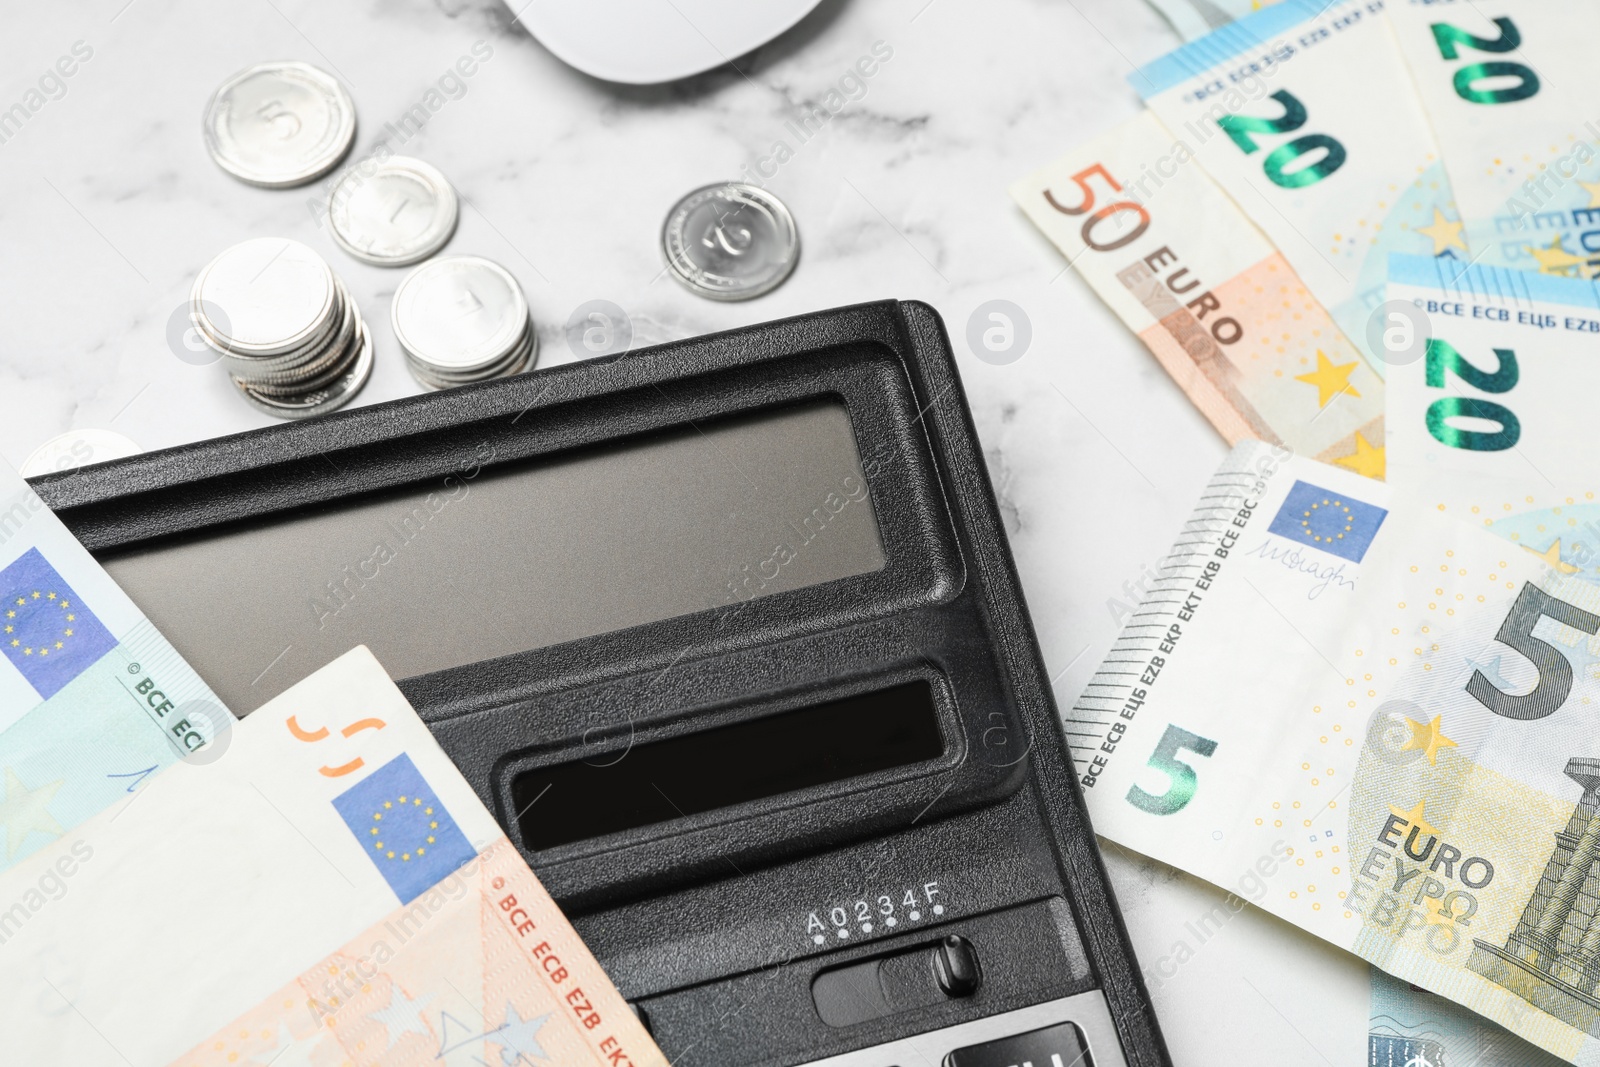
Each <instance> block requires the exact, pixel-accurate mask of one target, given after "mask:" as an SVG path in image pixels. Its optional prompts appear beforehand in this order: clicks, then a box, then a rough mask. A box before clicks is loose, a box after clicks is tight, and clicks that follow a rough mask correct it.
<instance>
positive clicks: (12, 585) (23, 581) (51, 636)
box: [0, 548, 117, 700]
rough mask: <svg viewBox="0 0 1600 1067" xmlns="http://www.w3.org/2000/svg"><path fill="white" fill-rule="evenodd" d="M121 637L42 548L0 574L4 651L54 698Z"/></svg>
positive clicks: (0, 628)
mask: <svg viewBox="0 0 1600 1067" xmlns="http://www.w3.org/2000/svg"><path fill="white" fill-rule="evenodd" d="M115 647H117V639H116V638H115V637H113V636H111V631H110V630H107V629H106V628H105V626H104V624H102V623H101V622H100V620H99V619H97V618H95V616H94V612H92V611H90V610H89V609H88V608H86V607H84V606H83V603H82V602H81V601H80V600H79V599H78V594H77V593H75V592H73V590H72V587H71V586H69V585H68V584H67V583H66V582H65V581H64V580H63V579H62V577H61V575H60V574H58V573H57V572H56V569H55V568H54V567H52V566H51V565H50V561H49V560H47V559H45V558H44V555H43V554H42V553H41V552H40V551H39V550H38V549H37V548H30V549H28V551H26V552H24V553H23V554H22V555H21V556H20V557H19V558H18V559H17V560H16V562H14V563H12V564H11V565H10V566H8V567H6V569H5V570H0V651H4V652H5V657H6V659H7V660H9V661H10V662H11V665H12V666H13V667H15V668H16V669H17V670H18V671H20V672H21V673H22V676H23V677H24V678H26V679H27V680H28V684H29V685H31V686H33V688H34V690H35V691H36V692H38V694H39V696H40V697H42V698H44V699H45V700H49V699H50V698H51V697H53V696H55V695H56V694H57V693H58V692H60V691H61V690H62V689H63V688H64V687H65V686H66V685H67V683H68V682H70V681H72V680H73V679H74V678H76V677H77V676H78V675H80V674H82V673H83V672H84V671H86V670H88V669H89V668H90V667H92V666H93V665H94V664H95V663H96V662H97V661H98V660H99V659H100V657H101V656H104V655H105V654H106V653H107V652H110V651H111V650H112V649H113V648H115Z"/></svg>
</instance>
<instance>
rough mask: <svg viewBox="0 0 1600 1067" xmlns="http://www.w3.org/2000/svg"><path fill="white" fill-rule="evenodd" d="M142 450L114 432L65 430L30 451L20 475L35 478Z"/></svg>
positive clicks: (136, 453)
mask: <svg viewBox="0 0 1600 1067" xmlns="http://www.w3.org/2000/svg"><path fill="white" fill-rule="evenodd" d="M143 451H144V449H142V448H140V447H139V446H138V445H136V444H134V443H133V441H132V440H131V439H129V438H127V437H124V436H123V435H122V434H120V433H118V432H117V431H115V430H98V429H92V428H91V429H83V430H68V431H67V432H66V433H64V434H60V435H58V436H56V437H52V438H50V440H48V441H46V442H45V443H44V444H42V445H40V446H39V447H38V448H36V449H34V450H33V454H32V455H30V456H29V457H28V458H27V459H25V460H23V461H22V476H23V477H24V478H37V477H38V476H39V475H41V474H54V473H55V472H56V471H64V470H71V469H72V468H74V467H86V466H88V465H89V464H91V463H104V462H106V461H107V460H112V459H122V458H123V457H124V456H136V455H138V454H139V453H140V452H143Z"/></svg>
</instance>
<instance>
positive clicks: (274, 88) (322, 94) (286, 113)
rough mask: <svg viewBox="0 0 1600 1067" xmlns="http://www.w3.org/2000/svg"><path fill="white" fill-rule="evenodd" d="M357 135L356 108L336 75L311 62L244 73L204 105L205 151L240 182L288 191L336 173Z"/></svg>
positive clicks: (261, 67) (266, 66)
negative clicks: (330, 173) (336, 168)
mask: <svg viewBox="0 0 1600 1067" xmlns="http://www.w3.org/2000/svg"><path fill="white" fill-rule="evenodd" d="M355 136H356V108H355V104H354V103H353V102H352V101H351V99H350V94H349V93H348V92H346V91H345V88H344V86H343V85H340V84H339V82H338V80H337V79H336V78H334V77H333V75H331V74H328V73H327V72H326V71H322V70H318V69H317V68H316V67H313V66H311V65H310V64H309V63H296V62H280V63H262V64H260V65H259V66H254V67H249V68H247V69H245V70H242V71H240V72H239V73H237V74H235V75H234V76H233V77H231V78H229V79H228V80H227V81H225V82H223V83H222V86H221V87H220V88H219V89H218V90H217V91H216V92H215V93H213V94H212V96H211V100H210V101H209V102H208V103H207V104H206V114H205V138H206V148H207V150H209V151H210V153H211V158H212V159H214V160H216V161H217V165H218V166H220V167H221V168H222V169H223V170H225V171H227V172H228V173H229V174H232V175H233V176H234V177H235V178H238V179H239V180H240V181H245V182H249V183H250V184H251V185H262V186H266V187H268V188H272V189H287V188H289V187H291V186H295V185H304V184H305V183H306V182H309V181H312V180H313V179H315V178H320V177H321V176H322V175H324V174H326V173H328V171H330V170H332V169H333V167H334V165H335V164H336V163H338V162H339V160H340V159H342V158H344V154H345V153H346V152H348V151H349V150H350V145H351V144H352V143H353V142H354V141H355Z"/></svg>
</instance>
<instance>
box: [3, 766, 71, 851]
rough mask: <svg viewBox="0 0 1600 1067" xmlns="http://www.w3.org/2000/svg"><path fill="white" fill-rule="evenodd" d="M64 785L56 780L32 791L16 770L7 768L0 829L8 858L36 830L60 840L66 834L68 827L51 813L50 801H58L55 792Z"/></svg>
mask: <svg viewBox="0 0 1600 1067" xmlns="http://www.w3.org/2000/svg"><path fill="white" fill-rule="evenodd" d="M65 784H66V783H65V782H64V781H56V782H51V783H49V784H48V785H42V786H40V787H39V788H37V789H29V788H28V787H27V786H25V785H23V784H22V779H21V778H19V777H17V772H16V771H15V770H13V769H12V768H10V767H7V768H6V796H5V800H3V801H0V826H3V827H5V831H6V851H7V854H8V855H10V856H15V855H16V854H17V850H18V849H19V848H21V847H22V844H23V843H24V842H25V841H27V839H28V835H29V834H31V833H33V832H35V831H37V832H39V833H42V834H49V835H50V836H51V837H60V836H61V835H62V834H64V833H66V832H67V830H66V827H64V826H62V825H61V824H60V823H59V822H57V821H56V817H55V816H54V815H51V814H50V801H52V800H54V799H55V795H56V791H57V790H59V789H60V788H61V787H62V786H63V785H65Z"/></svg>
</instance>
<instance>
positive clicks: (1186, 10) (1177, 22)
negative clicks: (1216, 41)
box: [1150, 0, 1274, 41]
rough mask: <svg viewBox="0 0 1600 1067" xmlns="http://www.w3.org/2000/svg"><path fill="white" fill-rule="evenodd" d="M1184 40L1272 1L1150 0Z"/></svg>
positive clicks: (1267, 4)
mask: <svg viewBox="0 0 1600 1067" xmlns="http://www.w3.org/2000/svg"><path fill="white" fill-rule="evenodd" d="M1150 2H1151V3H1152V4H1153V5H1154V6H1155V9H1156V10H1157V11H1159V12H1161V14H1162V15H1164V16H1165V17H1166V20H1167V21H1168V22H1170V23H1172V28H1173V29H1175V30H1177V31H1178V34H1179V36H1181V37H1182V38H1183V39H1184V40H1185V41H1192V40H1194V39H1195V38H1196V37H1204V36H1205V35H1206V34H1208V33H1210V32H1211V31H1212V30H1214V29H1216V28H1217V27H1218V26H1226V25H1227V24H1228V23H1230V22H1232V21H1233V20H1234V19H1236V18H1240V17H1242V16H1244V15H1248V14H1250V12H1252V11H1260V10H1261V9H1262V8H1264V7H1267V6H1269V5H1271V4H1272V3H1273V2H1274V0H1150Z"/></svg>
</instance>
